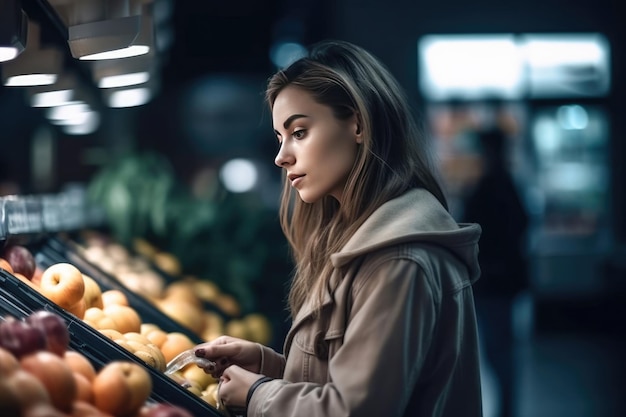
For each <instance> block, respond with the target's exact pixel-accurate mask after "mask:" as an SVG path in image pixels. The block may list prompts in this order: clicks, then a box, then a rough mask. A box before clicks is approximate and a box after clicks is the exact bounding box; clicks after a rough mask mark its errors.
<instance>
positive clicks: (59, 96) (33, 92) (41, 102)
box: [28, 70, 79, 107]
mask: <svg viewBox="0 0 626 417" xmlns="http://www.w3.org/2000/svg"><path fill="white" fill-rule="evenodd" d="M78 85H79V83H78V78H77V76H76V74H75V73H74V72H73V71H70V70H65V71H64V72H63V73H62V74H61V75H59V77H58V78H57V82H55V83H54V84H50V85H46V86H37V87H30V88H29V89H28V94H29V96H30V105H31V106H32V107H55V106H60V105H63V104H65V103H67V102H69V101H72V100H74V99H75V95H76V94H75V91H76V90H77V89H78Z"/></svg>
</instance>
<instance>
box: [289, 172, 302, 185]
mask: <svg viewBox="0 0 626 417" xmlns="http://www.w3.org/2000/svg"><path fill="white" fill-rule="evenodd" d="M302 178H304V175H290V176H289V180H290V181H291V186H292V187H296V186H297V185H298V184H299V183H300V182H301V181H302Z"/></svg>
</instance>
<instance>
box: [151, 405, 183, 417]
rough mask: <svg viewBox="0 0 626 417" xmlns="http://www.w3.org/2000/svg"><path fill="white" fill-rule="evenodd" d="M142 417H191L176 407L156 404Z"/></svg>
mask: <svg viewBox="0 0 626 417" xmlns="http://www.w3.org/2000/svg"><path fill="white" fill-rule="evenodd" d="M144 417H193V415H192V414H191V413H190V412H189V411H187V410H185V409H184V408H182V407H179V406H177V405H172V404H167V403H158V404H156V405H154V406H151V407H149V408H148V410H147V412H146V414H145V416H144Z"/></svg>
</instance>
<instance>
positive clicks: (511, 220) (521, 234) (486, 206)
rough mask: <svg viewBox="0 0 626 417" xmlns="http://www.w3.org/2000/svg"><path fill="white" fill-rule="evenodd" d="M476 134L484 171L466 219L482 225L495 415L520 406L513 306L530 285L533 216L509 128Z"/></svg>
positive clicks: (483, 332)
mask: <svg viewBox="0 0 626 417" xmlns="http://www.w3.org/2000/svg"><path fill="white" fill-rule="evenodd" d="M477 137H478V144H479V148H480V149H481V153H482V161H483V174H482V176H481V177H480V178H479V179H478V182H477V183H476V185H475V186H474V188H473V189H472V190H471V191H470V192H469V193H468V195H467V197H466V199H465V203H464V214H463V219H462V221H464V222H476V223H478V224H480V225H481V227H482V235H481V239H480V253H479V254H478V260H479V263H480V268H481V278H480V280H479V281H478V282H477V283H476V284H475V285H474V294H475V298H476V311H477V314H478V323H479V331H480V337H481V347H482V348H483V349H484V353H485V355H486V361H487V364H485V365H486V367H490V368H491V369H492V370H493V372H494V374H495V375H494V376H495V380H496V383H497V387H498V389H497V390H496V392H499V396H498V398H497V403H499V407H498V408H499V412H498V413H496V415H497V416H500V417H511V416H514V415H515V414H514V410H515V409H516V404H515V392H516V384H515V381H516V374H515V357H514V341H515V338H514V331H513V306H514V302H515V298H516V296H517V295H519V294H520V293H521V292H522V291H524V290H525V289H527V288H528V266H527V259H526V255H525V242H526V233H527V228H528V215H527V212H526V209H525V207H524V205H523V203H522V201H521V198H520V196H519V194H518V192H517V189H516V185H515V183H514V180H513V177H512V175H511V173H510V171H509V169H508V167H507V163H506V162H507V158H506V149H507V135H506V133H505V131H504V130H503V129H501V128H499V127H493V128H488V129H485V130H482V131H480V132H478V134H477Z"/></svg>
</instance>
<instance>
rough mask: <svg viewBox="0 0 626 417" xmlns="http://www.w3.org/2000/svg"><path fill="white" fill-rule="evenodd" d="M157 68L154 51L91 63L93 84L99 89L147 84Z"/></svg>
mask: <svg viewBox="0 0 626 417" xmlns="http://www.w3.org/2000/svg"><path fill="white" fill-rule="evenodd" d="M157 66H158V57H157V55H156V54H155V52H154V50H152V51H151V52H150V53H148V54H145V55H141V56H135V57H129V58H123V59H111V60H105V61H94V62H92V63H91V73H92V77H93V80H94V82H95V83H96V84H97V85H98V87H100V88H115V87H125V86H130V85H137V84H143V83H145V82H147V81H148V80H149V79H150V77H151V75H152V73H153V72H155V71H156V69H157Z"/></svg>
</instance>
